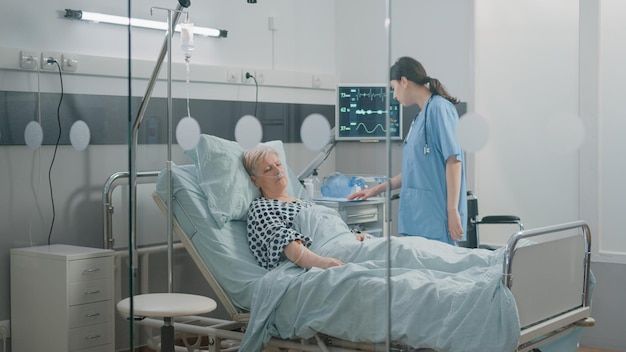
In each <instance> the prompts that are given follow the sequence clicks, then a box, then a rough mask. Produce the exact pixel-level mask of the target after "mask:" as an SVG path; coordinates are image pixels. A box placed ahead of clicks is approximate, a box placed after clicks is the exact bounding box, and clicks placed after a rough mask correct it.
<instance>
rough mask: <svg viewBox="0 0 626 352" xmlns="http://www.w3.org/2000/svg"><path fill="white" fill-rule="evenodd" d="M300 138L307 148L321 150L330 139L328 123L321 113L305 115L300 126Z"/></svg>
mask: <svg viewBox="0 0 626 352" xmlns="http://www.w3.org/2000/svg"><path fill="white" fill-rule="evenodd" d="M300 139H302V143H304V145H305V146H306V147H307V148H308V149H309V150H313V151H319V150H321V149H322V148H324V146H325V145H326V144H327V143H328V140H329V139H330V123H328V120H327V119H326V118H325V117H324V115H321V114H317V113H315V114H311V115H309V116H307V117H306V118H305V119H304V121H303V122H302V126H300Z"/></svg>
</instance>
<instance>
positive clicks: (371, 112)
mask: <svg viewBox="0 0 626 352" xmlns="http://www.w3.org/2000/svg"><path fill="white" fill-rule="evenodd" d="M354 112H355V113H356V114H357V115H374V114H376V115H384V114H386V113H387V110H365V109H357V110H355V111H354Z"/></svg>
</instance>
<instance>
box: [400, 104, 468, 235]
mask: <svg viewBox="0 0 626 352" xmlns="http://www.w3.org/2000/svg"><path fill="white" fill-rule="evenodd" d="M426 114H428V118H426ZM425 120H426V123H425ZM458 122H459V115H458V113H457V111H456V109H455V108H454V105H452V103H451V102H449V101H448V100H446V99H445V98H444V97H442V96H440V95H433V96H432V97H431V99H430V100H429V101H428V102H427V103H426V106H425V107H424V109H422V110H421V111H420V112H419V113H418V114H417V116H416V117H415V119H414V120H413V123H412V125H411V130H410V131H409V134H408V135H407V137H406V140H405V142H404V149H403V152H402V188H401V189H400V204H399V209H398V232H399V233H400V234H403V235H409V236H422V237H426V238H430V239H434V240H439V241H442V242H446V243H450V244H455V242H454V241H452V239H451V238H450V234H449V232H448V211H447V188H446V160H447V159H448V158H449V157H450V156H453V155H454V156H456V158H457V160H460V161H461V163H462V171H461V191H460V192H461V194H460V195H459V205H458V209H459V214H460V215H461V223H462V224H463V232H464V233H466V234H467V191H466V185H465V157H464V154H463V150H462V149H461V146H459V145H458V144H457V142H456V137H455V136H456V127H457V125H458ZM424 128H426V132H427V133H425V130H424ZM426 139H428V148H429V149H430V152H429V153H426V154H425V153H424V147H425V145H426Z"/></svg>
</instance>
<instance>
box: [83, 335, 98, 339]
mask: <svg viewBox="0 0 626 352" xmlns="http://www.w3.org/2000/svg"><path fill="white" fill-rule="evenodd" d="M101 337H102V335H89V336H85V340H95V339H99V338H101Z"/></svg>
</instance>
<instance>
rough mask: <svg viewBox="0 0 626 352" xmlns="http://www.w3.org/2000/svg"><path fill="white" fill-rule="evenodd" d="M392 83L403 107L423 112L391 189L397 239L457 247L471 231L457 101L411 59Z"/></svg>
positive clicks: (394, 71) (403, 61)
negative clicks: (395, 198) (396, 201)
mask: <svg viewBox="0 0 626 352" xmlns="http://www.w3.org/2000/svg"><path fill="white" fill-rule="evenodd" d="M390 78H391V87H392V88H393V91H394V98H395V99H397V100H398V101H399V102H400V104H402V105H403V106H411V105H414V104H417V105H419V107H420V112H419V113H418V114H417V116H415V118H414V119H413V123H412V124H411V128H410V130H409V132H408V134H407V136H406V139H405V141H404V149H403V151H402V172H401V173H400V174H399V175H396V176H395V177H393V178H392V179H391V189H392V190H393V189H397V188H400V205H399V208H398V233H400V234H402V235H408V236H422V237H426V238H430V239H434V240H439V241H442V242H447V243H450V244H453V245H456V242H458V241H460V240H462V239H463V237H464V234H465V231H466V228H467V195H466V194H467V193H466V186H465V158H464V155H463V150H462V149H461V147H460V146H459V144H458V143H457V142H456V138H455V134H456V127H457V125H458V122H459V115H458V113H457V111H456V109H455V107H454V104H457V103H458V102H459V101H458V99H457V98H455V97H452V96H450V95H449V93H448V92H447V91H446V89H445V87H444V86H443V85H442V84H441V82H439V80H437V79H435V78H432V77H429V76H428V75H427V74H426V70H425V69H424V67H423V66H422V64H420V63H419V62H418V61H417V60H415V59H413V58H410V57H401V58H400V59H398V61H396V63H395V64H394V65H393V66H392V67H391V70H390ZM386 187H387V186H386V184H384V183H382V184H379V185H377V186H375V187H371V188H366V189H364V190H362V191H359V192H356V193H354V194H352V195H350V197H348V198H349V199H367V198H369V197H372V196H375V195H377V194H379V193H381V192H384V191H385V190H386Z"/></svg>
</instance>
